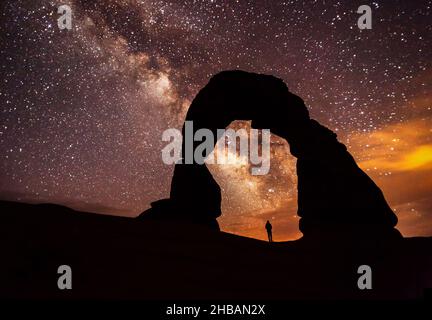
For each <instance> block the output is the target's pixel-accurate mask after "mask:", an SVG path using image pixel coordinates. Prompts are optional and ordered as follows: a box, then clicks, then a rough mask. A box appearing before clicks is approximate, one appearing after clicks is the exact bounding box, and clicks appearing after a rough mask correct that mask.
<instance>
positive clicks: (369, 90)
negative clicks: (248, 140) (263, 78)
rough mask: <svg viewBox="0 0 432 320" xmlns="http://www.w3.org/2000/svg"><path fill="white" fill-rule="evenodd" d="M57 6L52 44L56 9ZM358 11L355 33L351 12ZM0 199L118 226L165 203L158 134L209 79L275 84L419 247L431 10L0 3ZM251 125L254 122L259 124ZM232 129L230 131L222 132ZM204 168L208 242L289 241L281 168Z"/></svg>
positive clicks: (278, 160) (431, 74) (291, 172)
mask: <svg viewBox="0 0 432 320" xmlns="http://www.w3.org/2000/svg"><path fill="white" fill-rule="evenodd" d="M61 4H68V5H70V6H71V8H72V15H73V16H72V18H73V20H72V24H73V28H72V30H59V28H58V26H57V19H58V17H59V16H60V15H59V14H58V13H57V8H58V7H59V6H60V5H61ZM363 4H367V5H369V6H370V7H371V8H372V29H371V30H360V29H359V28H358V27H357V19H358V18H359V17H360V14H358V13H357V8H358V7H359V6H360V5H363ZM0 8H1V9H0V43H1V46H0V74H1V78H0V81H1V82H0V106H1V109H0V110H1V113H0V144H1V148H0V159H1V161H0V196H1V198H2V199H9V200H19V201H31V202H54V203H59V204H64V205H68V206H71V207H73V208H76V209H79V210H86V211H92V212H99V213H111V214H121V215H128V216H134V215H137V214H138V213H140V212H142V211H143V210H145V209H146V208H148V207H149V204H150V202H152V201H155V200H158V199H160V198H164V197H167V195H168V194H169V186H170V180H171V176H172V171H173V166H169V165H165V164H164V163H163V161H162V158H161V150H162V148H163V147H164V146H165V145H166V142H163V141H162V139H161V137H162V132H163V131H164V130H165V129H168V128H172V127H175V128H180V127H181V125H182V121H183V119H184V116H185V113H186V111H187V108H188V106H189V105H190V102H191V100H192V99H193V97H194V96H195V95H196V93H197V92H198V90H199V89H200V88H201V87H203V86H204V85H205V84H206V83H207V81H208V80H209V78H210V77H211V76H212V75H213V74H215V73H217V72H219V71H222V70H226V69H243V70H247V71H253V72H258V73H266V74H272V75H275V76H277V77H280V78H282V79H283V80H284V81H285V83H286V84H287V85H288V87H289V89H290V91H292V92H294V93H296V94H297V95H299V96H301V97H302V98H303V99H304V100H305V102H306V104H307V106H308V108H309V110H310V112H311V116H312V117H313V118H315V119H317V120H318V121H320V122H321V123H322V124H324V125H326V126H328V127H329V128H330V129H332V130H334V131H335V132H337V134H338V136H339V139H340V140H341V141H342V142H343V143H345V144H346V145H347V146H348V148H349V151H350V152H351V153H352V154H353V156H354V157H355V158H356V160H357V161H358V163H359V165H360V167H361V168H363V169H364V170H365V171H366V172H367V173H368V174H369V175H370V176H371V177H372V178H373V179H374V181H375V182H376V183H377V184H378V185H379V186H380V187H381V188H382V189H383V191H384V194H385V196H386V198H387V200H388V201H389V203H390V205H391V206H392V208H393V209H394V210H395V211H396V214H397V215H398V217H399V225H398V228H399V229H400V230H401V232H402V233H403V234H404V235H405V236H415V235H432V196H431V194H432V193H431V190H432V138H431V137H432V112H431V111H432V110H431V108H432V91H431V89H432V81H431V80H432V39H431V34H432V17H431V16H432V1H430V0H414V1H413V0H403V1H400V0H392V1H374V2H367V1H366V2H365V1H363V0H362V1H348V0H347V1H324V0H321V1H273V0H272V1H270V0H269V1H234V0H229V1H219V0H213V1H150V0H141V1H140V0H105V1H101V0H92V1H88V0H70V1H68V0H64V1H54V0H53V1H43V0H41V1H38V0H27V1H19V0H3V1H1V4H0ZM263 112H264V111H263ZM239 126H246V127H247V126H248V123H237V124H235V125H234V127H239ZM272 139H273V140H272V141H273V143H272V158H271V170H270V174H269V175H266V176H251V175H250V173H249V171H248V169H249V165H247V164H246V165H244V164H242V163H241V162H240V161H239V163H238V164H233V165H225V166H215V165H212V166H211V172H212V173H213V175H214V176H215V178H216V180H217V181H218V182H219V184H220V185H221V188H222V190H223V212H224V214H223V216H222V217H221V218H220V223H221V225H222V229H223V230H225V231H228V232H234V233H237V234H241V235H246V236H252V237H256V238H264V237H265V229H264V223H265V221H266V220H267V219H270V220H271V221H272V224H273V231H274V239H275V240H276V241H277V240H287V239H293V238H296V237H298V236H299V235H300V233H299V231H298V218H297V217H296V215H295V212H296V202H295V201H296V199H295V197H296V195H295V190H296V189H295V188H296V185H295V184H296V177H295V159H294V158H293V157H292V156H290V155H289V152H288V146H287V144H286V143H285V142H284V141H282V140H281V139H279V138H277V137H273V138H272Z"/></svg>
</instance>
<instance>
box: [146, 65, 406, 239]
mask: <svg viewBox="0 0 432 320" xmlns="http://www.w3.org/2000/svg"><path fill="white" fill-rule="evenodd" d="M185 120H191V121H193V123H194V131H196V130H199V129H200V128H207V129H210V130H212V131H213V133H214V134H215V136H216V130H217V129H218V128H225V127H227V126H228V125H229V124H230V123H231V122H232V121H234V120H252V126H253V127H255V128H270V129H271V130H272V132H273V133H276V134H277V135H279V136H281V137H282V138H285V139H286V140H287V141H288V143H289V145H290V151H291V153H292V154H293V155H294V156H295V157H296V158H297V175H298V215H299V217H300V226H299V227H300V230H301V231H302V232H303V234H304V235H305V236H314V235H323V234H325V235H329V234H331V233H338V234H339V233H340V232H349V233H359V234H361V233H369V234H370V233H371V232H373V233H379V234H390V233H391V234H398V232H397V231H396V230H395V229H394V226H395V225H396V223H397V217H396V215H395V214H394V213H393V211H392V210H391V208H390V207H389V205H388V204H387V202H386V200H385V198H384V196H383V194H382V191H381V190H380V189H379V188H378V186H377V185H376V184H375V183H374V182H373V181H372V179H370V178H369V177H368V176H367V175H366V173H364V172H363V171H362V170H361V169H360V168H359V167H358V166H357V164H356V162H355V160H354V158H353V157H352V156H351V155H350V153H349V152H348V151H347V149H346V147H345V146H344V145H343V144H341V143H340V142H338V140H337V136H336V134H335V133H334V132H332V131H331V130H329V129H328V128H325V127H324V126H322V125H320V124H319V123H318V122H317V121H315V120H313V119H310V117H309V113H308V111H307V108H306V107H305V105H304V102H303V101H302V99H301V98H299V97H297V96H295V95H294V94H292V93H290V92H289V91H288V88H287V87H286V85H285V83H284V82H283V81H282V80H280V79H278V78H275V77H273V76H268V75H260V74H253V73H248V72H244V71H224V72H221V73H219V74H217V75H215V76H214V77H212V79H211V80H210V81H209V83H208V84H207V85H206V86H205V87H204V88H203V89H202V90H201V91H200V92H199V93H198V95H197V96H196V97H195V99H194V100H193V102H192V104H191V106H190V108H189V110H188V113H187V116H186V119H185ZM183 130H184V128H183ZM183 133H184V131H183ZM183 147H184V146H183ZM194 148H195V145H194ZM220 204H221V195H220V189H219V186H218V185H217V183H216V181H215V180H214V179H213V177H212V175H211V174H210V172H209V171H208V169H207V167H206V166H205V165H199V164H192V165H190V164H189V165H187V164H177V165H176V167H175V170H174V176H173V179H172V183H171V193H170V199H169V200H164V201H159V202H157V203H155V204H154V205H153V208H152V209H151V210H153V213H152V215H155V214H158V215H161V212H163V215H166V216H170V217H173V216H175V217H176V218H180V219H183V218H185V219H189V220H194V221H197V222H200V223H206V224H209V225H213V226H217V222H216V218H217V217H218V216H219V215H220V214H221V211H220ZM174 212H175V213H174Z"/></svg>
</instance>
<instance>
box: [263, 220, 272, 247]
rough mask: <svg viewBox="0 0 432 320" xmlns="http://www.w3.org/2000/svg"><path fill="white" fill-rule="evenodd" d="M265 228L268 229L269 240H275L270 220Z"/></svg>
mask: <svg viewBox="0 0 432 320" xmlns="http://www.w3.org/2000/svg"><path fill="white" fill-rule="evenodd" d="M265 228H266V230H267V236H268V239H269V242H273V235H272V225H271V223H270V221H268V220H267V223H266V225H265Z"/></svg>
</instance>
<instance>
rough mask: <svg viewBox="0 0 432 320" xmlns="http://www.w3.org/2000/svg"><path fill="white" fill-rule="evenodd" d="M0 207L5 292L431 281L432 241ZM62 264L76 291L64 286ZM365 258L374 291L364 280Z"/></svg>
mask: <svg viewBox="0 0 432 320" xmlns="http://www.w3.org/2000/svg"><path fill="white" fill-rule="evenodd" d="M0 210H1V219H2V223H1V224H0V228H1V230H0V235H1V236H0V243H1V245H0V246H1V252H2V259H1V267H0V280H1V281H0V282H1V286H0V297H2V298H36V299H45V298H56V299H57V298H58V299H78V298H97V299H104V298H110V299H112V298H114V299H152V300H154V299H176V300H183V299H216V298H219V299H234V298H235V299H278V300H280V299H340V298H343V299H412V298H421V297H422V296H423V293H424V289H425V288H430V287H432V251H431V250H430V249H431V248H432V238H404V239H400V241H396V242H393V243H385V244H381V245H376V244H374V243H371V242H369V241H368V238H367V235H365V236H364V237H363V238H362V239H360V238H352V239H348V238H345V235H343V234H340V235H338V234H334V235H333V240H332V239H331V238H329V237H327V238H326V240H322V241H319V239H314V240H307V239H303V240H302V239H300V240H298V241H291V242H284V243H272V244H269V243H267V242H263V241H259V240H254V239H250V238H245V237H240V236H235V235H231V234H227V233H224V232H218V231H215V230H212V229H209V228H206V227H203V226H201V225H199V224H193V223H184V222H180V221H178V220H177V221H176V220H172V219H166V220H163V219H156V220H154V219H133V218H120V217H113V216H102V215H96V214H90V213H80V212H76V211H73V210H71V209H68V208H66V207H62V206H56V205H28V204H20V203H13V202H1V203H0ZM342 237H343V238H342ZM63 264H66V265H69V266H71V267H72V274H73V275H72V290H63V291H62V290H59V289H58V288H57V279H58V277H59V275H58V274H57V268H58V266H60V265H63ZM363 264H366V265H369V266H371V268H372V272H373V276H372V284H373V288H372V290H359V289H358V287H357V280H358V278H359V276H360V275H359V274H357V269H358V266H359V265H363Z"/></svg>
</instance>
